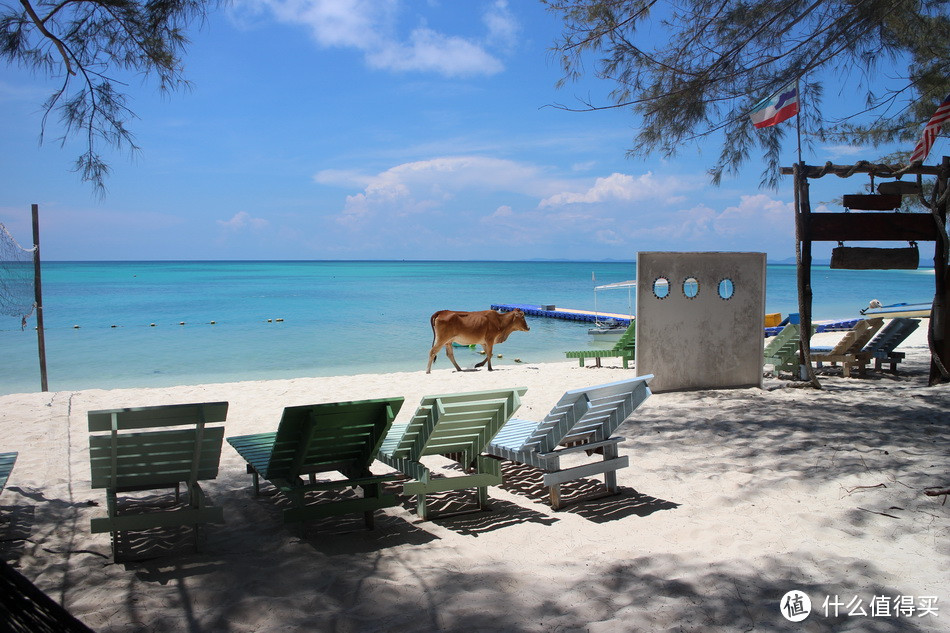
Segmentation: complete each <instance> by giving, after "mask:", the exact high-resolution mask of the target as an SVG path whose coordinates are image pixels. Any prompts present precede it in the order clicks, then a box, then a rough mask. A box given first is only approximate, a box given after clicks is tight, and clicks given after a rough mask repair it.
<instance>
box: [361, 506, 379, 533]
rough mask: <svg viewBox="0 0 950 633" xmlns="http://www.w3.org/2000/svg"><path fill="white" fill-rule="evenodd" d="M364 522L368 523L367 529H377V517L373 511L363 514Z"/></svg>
mask: <svg viewBox="0 0 950 633" xmlns="http://www.w3.org/2000/svg"><path fill="white" fill-rule="evenodd" d="M363 521H364V522H365V523H366V529H367V530H372V529H375V527H376V515H375V513H374V512H373V511H372V510H367V511H366V512H364V513H363Z"/></svg>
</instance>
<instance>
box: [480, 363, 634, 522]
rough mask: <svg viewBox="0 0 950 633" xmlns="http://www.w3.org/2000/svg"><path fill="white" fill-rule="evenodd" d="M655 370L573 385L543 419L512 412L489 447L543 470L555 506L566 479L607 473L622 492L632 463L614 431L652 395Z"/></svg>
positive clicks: (610, 484) (613, 488)
mask: <svg viewBox="0 0 950 633" xmlns="http://www.w3.org/2000/svg"><path fill="white" fill-rule="evenodd" d="M652 378H653V376H652V375H647V376H640V377H638V378H631V379H629V380H621V381H617V382H612V383H607V384H604V385H599V386H596V387H589V388H586V389H574V390H572V391H567V392H565V393H564V395H562V396H561V398H560V400H558V401H557V403H555V405H554V406H553V407H552V408H551V411H550V412H549V413H548V414H547V415H546V416H545V417H544V419H543V420H541V421H540V422H535V421H532V420H521V419H518V418H512V419H511V420H509V421H508V422H507V423H506V424H505V425H504V426H503V427H502V429H501V431H499V432H498V434H497V435H496V436H495V437H494V439H492V441H491V442H490V443H489V445H488V447H487V448H486V449H485V452H486V453H488V454H489V455H492V456H494V457H498V458H501V459H507V460H511V461H514V462H518V463H521V464H526V465H529V466H533V467H534V468H537V469H539V470H541V471H542V473H543V476H542V483H543V485H544V487H545V488H547V489H548V491H549V497H550V502H551V507H553V508H554V509H555V510H557V509H558V508H560V507H561V505H562V503H563V500H562V498H561V485H562V484H564V483H565V482H569V481H572V480H576V479H581V478H587V477H595V476H600V475H603V477H604V484H605V486H606V489H607V492H608V493H616V492H617V490H618V488H617V470H619V469H621V468H625V467H627V466H628V465H629V463H630V460H629V459H628V458H627V457H626V456H620V454H619V452H618V445H619V444H620V442H621V441H622V440H623V438H621V437H619V436H614V435H613V434H614V432H615V431H616V430H617V428H618V427H619V426H620V425H621V424H623V422H624V421H625V420H627V419H628V418H629V417H630V416H631V415H633V413H634V411H636V409H637V407H639V406H640V405H641V404H643V402H644V401H645V400H646V399H647V398H649V397H650V388H649V386H648V384H649V381H650V380H651V379H652ZM584 454H586V455H587V457H593V458H594V460H593V461H586V463H580V464H578V463H576V460H575V461H572V462H571V464H570V465H568V466H563V467H562V462H561V460H562V459H565V460H566V459H568V458H572V457H574V458H576V457H582V456H583V455H584Z"/></svg>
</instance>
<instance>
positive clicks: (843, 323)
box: [491, 303, 866, 337]
mask: <svg viewBox="0 0 950 633" xmlns="http://www.w3.org/2000/svg"><path fill="white" fill-rule="evenodd" d="M491 309H492V310H498V311H499V312H511V311H512V310H521V311H522V312H524V313H525V314H526V315H528V316H533V317H545V318H548V319H562V320H565V321H587V322H590V323H594V322H597V321H599V320H602V319H615V320H617V321H619V322H620V323H622V324H623V325H630V320H631V319H630V315H628V314H614V313H611V312H593V311H591V310H575V309H573V308H557V307H555V306H553V305H537V304H533V303H493V304H492V306H491ZM795 316H797V315H795ZM863 318H866V317H858V318H855V319H839V320H830V321H814V322H813V323H812V324H813V325H814V326H815V331H816V332H840V331H846V330H850V329H851V328H852V327H854V325H855V324H856V323H857V322H858V321H860V320H861V319H863ZM788 322H789V319H788V318H786V319H785V320H784V321H782V323H781V324H780V325H779V326H777V327H767V328H764V332H765V336H766V337H769V336H775V335H776V334H778V333H779V332H781V331H782V328H783V327H784V326H785V324H786V323H788Z"/></svg>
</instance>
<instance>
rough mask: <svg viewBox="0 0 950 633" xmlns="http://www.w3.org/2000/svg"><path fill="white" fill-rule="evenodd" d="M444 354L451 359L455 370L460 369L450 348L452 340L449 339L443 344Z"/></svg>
mask: <svg viewBox="0 0 950 633" xmlns="http://www.w3.org/2000/svg"><path fill="white" fill-rule="evenodd" d="M445 355H446V356H448V357H449V360H450V361H452V364H453V365H455V371H462V368H461V367H459V364H458V363H457V362H455V351H454V350H453V349H452V341H449V342H448V343H446V344H445Z"/></svg>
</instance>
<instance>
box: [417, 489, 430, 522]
mask: <svg viewBox="0 0 950 633" xmlns="http://www.w3.org/2000/svg"><path fill="white" fill-rule="evenodd" d="M416 514H418V515H419V518H420V519H422V520H423V521H426V520H428V519H429V508H428V507H427V506H426V496H425V494H424V493H423V494H418V495H416Z"/></svg>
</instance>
